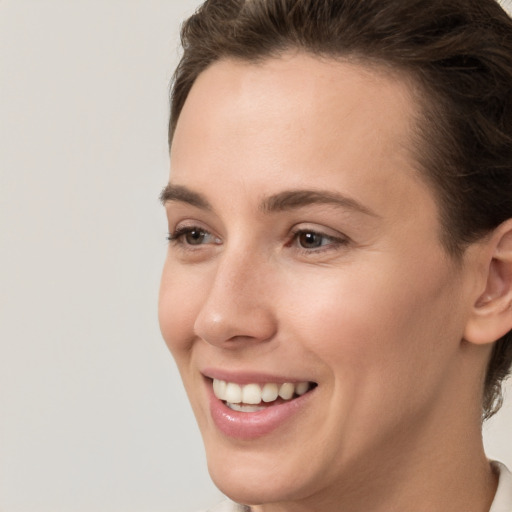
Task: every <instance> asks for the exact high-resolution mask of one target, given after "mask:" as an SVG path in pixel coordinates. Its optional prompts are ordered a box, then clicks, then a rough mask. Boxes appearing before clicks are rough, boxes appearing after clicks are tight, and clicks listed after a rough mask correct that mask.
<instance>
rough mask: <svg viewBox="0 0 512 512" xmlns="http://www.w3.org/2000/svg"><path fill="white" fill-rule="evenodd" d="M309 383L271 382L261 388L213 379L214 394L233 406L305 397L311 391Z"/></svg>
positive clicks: (255, 385)
mask: <svg viewBox="0 0 512 512" xmlns="http://www.w3.org/2000/svg"><path fill="white" fill-rule="evenodd" d="M309 387H310V386H309V382H298V383H295V384H293V383H291V382H285V383H284V384H274V383H272V382H269V383H267V384H264V385H263V386H260V385H259V384H246V385H245V386H241V385H240V384H236V383H234V382H226V381H224V380H217V379H213V392H214V394H215V396H216V397H217V398H218V399H219V400H224V401H226V402H228V403H231V404H240V403H244V404H250V405H257V404H259V403H261V402H262V401H263V402H273V401H274V400H276V399H277V397H281V398H282V399H283V400H290V398H293V396H294V395H295V394H297V395H299V396H300V395H303V394H304V393H306V392H307V391H308V390H309Z"/></svg>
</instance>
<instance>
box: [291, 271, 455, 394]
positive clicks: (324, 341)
mask: <svg viewBox="0 0 512 512" xmlns="http://www.w3.org/2000/svg"><path fill="white" fill-rule="evenodd" d="M430 266H431V267H432V268H430V269H429V268H428V263H426V262H425V263H424V264H423V265H422V268H421V269H411V271H410V272H406V271H405V270H404V267H403V266H401V265H399V264H397V263H396V262H395V261H391V262H390V263H389V265H383V266H378V267H377V266H375V265H374V266H371V265H364V266H361V267H360V268H358V267H356V266H353V267H351V268H350V269H349V271H347V272H343V273H340V275H339V276H335V275H333V276H331V279H326V280H325V282H317V283H316V286H315V287H312V286H309V287H308V286H307V285H306V286H304V285H305V283H302V286H303V289H307V290H310V293H307V294H303V295H302V296H301V295H300V294H299V293H292V294H291V296H293V297H294V300H293V301H291V300H290V301H283V302H284V303H286V302H288V303H294V304H295V306H294V308H293V310H292V311H293V319H292V322H293V324H292V325H293V326H294V329H295V332H296V333H297V336H300V338H301V340H302V342H303V344H304V345H305V346H306V347H307V349H308V350H309V351H310V352H311V353H314V354H315V355H316V357H317V358H319V359H320V360H322V361H323V362H324V364H325V367H326V368H328V369H329V370H330V372H331V374H332V376H333V377H334V378H335V379H338V380H340V378H341V380H343V382H344V385H346V383H347V382H348V381H349V380H352V379H349V378H348V375H353V376H354V379H353V380H354V382H355V381H357V382H359V383H360V382H362V380H364V379H366V380H367V381H368V383H369V385H370V383H371V385H373V386H376V388H379V387H380V386H384V387H387V386H394V385H395V384H396V385H397V386H399V385H402V384H403V380H404V379H410V380H413V379H414V378H415V376H417V375H418V373H420V372H421V371H424V372H425V373H429V372H430V370H431V368H432V367H433V366H434V365H437V364H438V363H439V362H440V361H443V359H446V358H447V356H448V355H449V352H450V351H453V350H454V349H455V347H456V345H457V343H458V341H459V339H458V335H459V330H458V329H459V324H461V322H459V319H458V318H457V313H456V311H454V307H453V303H454V296H455V293H454V287H453V286H452V285H451V284H450V276H449V273H448V272H445V271H444V270H442V269H445V266H443V265H441V264H440V262H437V261H432V263H431V265H430ZM372 268H375V270H373V271H371V270H370V271H368V269H372ZM440 269H441V270H440ZM427 277H428V279H427ZM311 290H315V291H311ZM455 302H456V301H455ZM459 316H460V315H459ZM441 325H442V326H443V331H442V332H441V329H440V327H439V326H441ZM450 338H451V340H452V343H445V340H447V339H450ZM430 373H431V372H430ZM402 387H403V386H402Z"/></svg>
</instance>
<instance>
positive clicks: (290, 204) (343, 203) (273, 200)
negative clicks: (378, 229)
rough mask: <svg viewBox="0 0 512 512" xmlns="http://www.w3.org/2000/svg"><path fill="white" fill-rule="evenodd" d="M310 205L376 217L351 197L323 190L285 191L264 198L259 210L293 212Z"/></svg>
mask: <svg viewBox="0 0 512 512" xmlns="http://www.w3.org/2000/svg"><path fill="white" fill-rule="evenodd" d="M312 204H325V205H332V206H338V207H342V208H345V209H348V210H354V211H356V212H359V213H364V214H365V215H370V216H372V217H378V215H377V214H376V213H375V212H373V211H372V210H370V209H369V208H367V207H366V206H364V205H362V204H361V203H359V202H358V201H356V200H355V199H352V198H351V197H347V196H344V195H343V194H339V193H337V192H331V191H324V190H286V191H283V192H280V193H279V194H275V195H273V196H270V197H268V198H266V199H265V200H264V201H263V203H262V204H261V206H260V208H261V209H262V210H263V211H265V212H270V213H271V212H277V211H283V210H295V209H298V208H302V207H304V206H309V205H312Z"/></svg>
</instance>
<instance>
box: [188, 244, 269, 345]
mask: <svg viewBox="0 0 512 512" xmlns="http://www.w3.org/2000/svg"><path fill="white" fill-rule="evenodd" d="M272 282H273V280H272V272H271V270H270V268H269V265H268V264H265V262H264V261H262V260H261V259H260V260H259V261H258V258H257V257H254V255H251V254H250V252H249V251H247V250H246V251H243V252H242V253H241V252H238V253H237V254H235V253H233V254H231V255H230V254H227V253H225V254H223V255H219V258H218V260H217V261H216V262H215V263H214V264H213V268H212V269H211V274H210V280H209V282H208V286H209V287H208V290H207V293H206V294H205V299H204V302H203V303H202V306H201V308H200V311H199V313H198V315H197V317H196V320H195V323H194V331H195V334H196V335H197V336H199V337H200V338H202V339H203V340H204V341H206V342H207V343H209V344H211V345H216V346H222V347H223V348H238V347H240V346H242V343H241V342H244V343H254V342H264V341H270V340H271V339H272V338H273V337H274V335H275V333H276V328H277V322H276V318H275V314H274V305H273V303H272V302H273V301H272V295H273V285H272Z"/></svg>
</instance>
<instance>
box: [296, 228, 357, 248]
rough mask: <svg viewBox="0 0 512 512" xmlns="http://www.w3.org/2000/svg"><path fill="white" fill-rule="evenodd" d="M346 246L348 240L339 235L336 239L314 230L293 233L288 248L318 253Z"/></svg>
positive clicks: (300, 230)
mask: <svg viewBox="0 0 512 512" xmlns="http://www.w3.org/2000/svg"><path fill="white" fill-rule="evenodd" d="M346 244H348V239H347V238H346V237H343V236H341V235H340V236H338V237H337V236H332V235H327V234H326V233H322V232H321V231H315V230H314V229H299V230H297V231H295V233H293V236H292V239H291V242H290V243H289V246H292V245H295V246H296V247H297V248H298V249H300V250H303V251H307V252H319V251H326V250H330V249H336V248H338V247H339V246H342V245H346Z"/></svg>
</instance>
